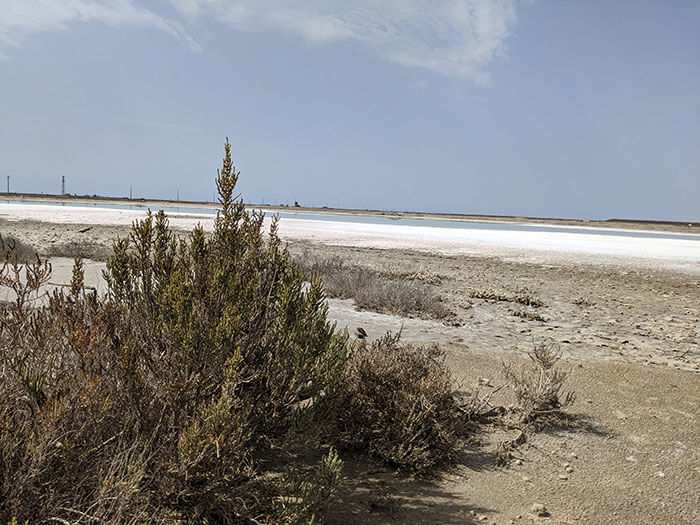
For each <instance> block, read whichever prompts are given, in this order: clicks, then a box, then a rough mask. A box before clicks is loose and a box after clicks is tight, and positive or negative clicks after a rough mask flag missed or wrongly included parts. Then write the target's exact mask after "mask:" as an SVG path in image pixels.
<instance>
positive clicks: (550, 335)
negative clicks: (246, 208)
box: [0, 221, 700, 525]
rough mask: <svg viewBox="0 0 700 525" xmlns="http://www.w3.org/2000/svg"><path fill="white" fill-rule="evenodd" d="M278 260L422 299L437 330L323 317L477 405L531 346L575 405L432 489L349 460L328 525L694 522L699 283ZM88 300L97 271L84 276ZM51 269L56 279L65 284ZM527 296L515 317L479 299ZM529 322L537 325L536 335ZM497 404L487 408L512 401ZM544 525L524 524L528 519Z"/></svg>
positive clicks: (64, 267)
mask: <svg viewBox="0 0 700 525" xmlns="http://www.w3.org/2000/svg"><path fill="white" fill-rule="evenodd" d="M0 226H2V233H3V234H5V233H11V234H13V235H16V236H17V237H19V238H20V239H22V240H23V241H25V242H29V243H31V244H33V245H34V246H37V247H38V248H39V251H40V252H42V253H48V252H51V251H52V250H53V254H54V255H56V254H57V253H59V252H60V251H62V250H63V251H65V248H66V247H67V248H70V249H74V248H75V246H80V245H81V244H82V243H86V244H88V245H89V247H90V249H91V250H93V253H102V249H101V247H106V246H109V244H110V239H111V238H113V237H115V236H116V235H117V234H121V235H124V234H125V233H126V232H127V231H128V229H127V228H124V227H107V226H94V227H93V229H92V230H91V231H90V232H89V237H88V236H86V235H85V234H81V233H80V230H82V229H84V228H82V227H81V225H51V224H46V223H34V222H29V221H25V222H13V223H9V222H3V223H0ZM290 251H291V252H292V253H301V252H302V251H307V252H311V254H312V255H317V256H323V257H328V256H334V255H338V256H340V257H342V258H343V260H344V261H345V262H346V264H351V265H353V264H354V265H360V266H365V267H368V268H372V269H374V270H376V271H378V272H380V273H381V274H383V275H385V276H387V277H392V278H399V279H408V280H416V281H419V282H422V283H427V284H428V285H430V286H431V287H432V288H433V289H434V291H435V292H436V293H438V294H439V295H440V296H441V298H442V300H443V301H444V303H445V305H446V306H448V308H449V309H450V310H451V311H452V312H453V314H454V315H453V317H451V318H450V319H449V322H444V323H443V322H441V321H436V320H429V319H427V320H426V319H419V318H412V319H408V318H401V317H398V316H395V315H391V314H388V313H381V312H379V313H378V312H359V311H357V310H356V309H355V308H354V306H353V303H352V301H351V300H345V301H340V300H335V299H332V300H330V301H329V303H330V311H329V315H330V317H331V318H332V319H334V320H336V321H337V322H338V326H339V327H343V326H348V327H349V329H350V330H351V332H353V331H354V327H355V326H363V327H364V328H365V329H366V330H367V332H368V333H369V335H370V338H373V337H378V336H380V335H382V334H383V333H384V332H386V331H387V330H392V331H396V330H398V329H400V328H401V326H403V332H402V336H403V339H404V340H406V341H412V342H418V343H432V342H436V343H439V344H440V346H441V347H442V348H443V349H444V350H445V351H446V356H447V364H448V365H449V367H450V370H451V371H452V373H453V376H454V379H455V386H456V387H457V388H459V389H462V390H473V389H474V388H476V387H477V385H480V386H478V388H480V389H481V392H483V393H485V394H487V393H489V392H490V391H491V390H495V389H498V387H499V386H501V385H502V384H503V383H504V380H503V379H502V376H501V367H502V362H503V361H504V360H505V361H508V362H510V361H514V362H518V361H525V360H527V358H526V357H525V355H526V352H527V351H529V350H531V349H532V346H533V343H534V342H537V343H540V342H543V341H544V342H551V343H554V344H556V345H558V346H559V348H560V349H561V351H562V352H563V355H564V358H563V359H562V361H561V366H562V367H563V368H564V369H566V370H568V371H569V372H570V374H569V377H568V379H567V381H566V383H565V385H564V386H565V389H567V390H571V391H574V392H575V393H576V400H575V402H574V404H573V405H572V406H569V407H567V408H566V409H565V414H566V415H565V417H564V418H563V419H561V420H560V421H558V422H557V424H556V425H552V426H549V427H547V428H544V429H542V430H540V431H538V432H537V433H534V434H529V435H528V437H527V440H526V442H525V443H524V444H522V445H521V446H520V447H518V448H517V449H516V450H515V451H514V452H513V455H512V457H511V458H510V459H509V460H508V461H507V462H506V464H504V465H503V464H502V465H499V462H498V461H497V460H498V448H499V447H498V445H499V443H500V442H502V441H505V440H507V439H512V438H513V436H512V435H509V433H508V431H506V430H503V429H502V428H498V427H496V426H494V427H488V426H485V427H483V428H480V430H479V431H478V432H477V433H476V434H475V435H474V436H473V438H472V440H471V442H470V444H469V445H468V446H467V447H466V448H465V449H464V451H463V454H462V457H461V459H460V461H458V462H457V463H455V464H454V465H452V466H450V468H448V469H447V470H446V471H445V472H444V473H441V474H440V475H438V476H436V477H435V478H433V479H429V480H425V479H413V478H410V477H406V476H403V475H399V474H395V473H393V472H392V471H390V470H389V469H387V468H386V467H384V466H382V465H380V464H375V463H372V462H370V461H368V460H366V459H363V458H360V457H355V456H353V455H352V454H346V455H344V457H343V459H344V461H345V468H344V473H345V476H346V483H345V487H344V489H343V491H342V493H341V494H340V497H339V499H338V500H337V501H335V502H333V504H332V505H331V507H330V510H329V514H328V516H327V521H328V522H329V523H331V524H342V525H352V524H360V523H391V524H400V523H408V524H419V523H420V524H422V523H427V524H468V523H475V524H476V523H487V524H492V523H496V524H499V525H501V524H509V523H516V524H520V523H551V524H555V523H556V524H558V523H562V524H568V523H577V524H578V523H592V524H602V523H605V524H607V523H611V524H615V523H621V524H657V523H658V524H695V523H700V458H699V450H698V448H699V446H700V421H699V420H700V406H699V403H700V340H699V339H700V338H699V337H698V334H699V333H700V275H698V273H695V274H690V273H678V272H675V273H674V272H669V271H661V270H649V269H639V268H634V267H631V266H625V267H623V266H603V265H587V264H584V263H583V262H579V263H576V262H575V261H574V262H572V263H571V264H557V265H544V264H531V263H524V262H517V261H508V260H503V259H501V258H484V257H468V256H444V255H439V254H434V253H421V252H417V251H415V252H414V251H401V250H373V249H364V248H356V247H340V246H326V245H318V244H313V243H310V242H304V241H295V242H293V243H292V244H290ZM85 264H86V269H87V271H86V278H87V279H88V280H92V281H93V282H91V283H88V284H93V285H95V286H97V287H98V289H104V288H101V287H103V286H104V284H103V283H101V282H100V279H101V277H100V271H101V268H102V267H103V263H98V262H92V261H86V263H85ZM70 265H71V262H70V260H68V259H54V270H55V275H54V280H55V281H62V280H63V281H67V280H69V279H70ZM518 295H520V296H528V297H530V298H532V299H536V300H538V301H540V302H542V303H543V305H542V306H539V307H534V306H527V305H524V304H521V303H518V302H512V301H497V300H493V299H482V298H477V297H475V296H481V297H498V296H501V297H506V298H513V297H515V296H518ZM537 319H541V320H537ZM509 396H510V394H509V392H508V390H507V389H501V390H499V391H498V392H497V393H496V394H495V396H494V398H493V403H494V404H502V405H507V404H508V403H511V402H513V399H512V398H511V397H509ZM536 503H538V504H542V505H544V506H545V507H546V510H547V514H546V515H544V516H541V515H538V513H536V512H534V511H533V504H536Z"/></svg>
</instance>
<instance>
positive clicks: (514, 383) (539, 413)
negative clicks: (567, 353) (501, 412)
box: [502, 343, 575, 423]
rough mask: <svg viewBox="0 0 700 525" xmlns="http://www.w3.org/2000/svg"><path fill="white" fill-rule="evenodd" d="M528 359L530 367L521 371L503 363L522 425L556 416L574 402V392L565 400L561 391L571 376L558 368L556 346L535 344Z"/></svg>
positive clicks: (567, 394) (504, 373)
mask: <svg viewBox="0 0 700 525" xmlns="http://www.w3.org/2000/svg"><path fill="white" fill-rule="evenodd" d="M527 355H528V357H529V358H530V361H531V362H530V365H529V366H522V367H520V369H516V368H515V366H514V365H513V364H512V363H505V362H503V363H502V373H503V376H504V377H505V379H506V380H507V381H508V383H509V384H510V386H511V388H512V389H513V392H514V394H515V397H516V400H517V404H518V407H517V410H518V412H519V413H520V421H521V422H523V423H531V422H535V421H536V420H538V419H542V418H544V417H545V416H547V415H550V414H553V413H555V412H557V411H558V410H559V409H560V408H562V407H563V406H566V405H570V404H571V403H573V402H574V399H575V394H574V393H573V392H567V393H566V394H564V395H563V398H562V393H561V390H562V387H563V385H564V381H565V380H566V378H567V376H568V373H567V372H565V371H562V370H559V369H558V368H557V367H556V365H557V362H558V361H559V360H560V359H561V355H562V354H561V351H559V350H558V348H556V347H555V345H554V344H551V345H547V344H545V343H541V344H535V345H534V348H533V350H532V352H528V354H527Z"/></svg>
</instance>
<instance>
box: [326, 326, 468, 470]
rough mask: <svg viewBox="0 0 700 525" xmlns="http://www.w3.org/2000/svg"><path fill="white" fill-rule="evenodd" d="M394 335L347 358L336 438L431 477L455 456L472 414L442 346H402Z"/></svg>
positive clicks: (338, 393) (335, 405) (336, 403)
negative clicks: (456, 389)
mask: <svg viewBox="0 0 700 525" xmlns="http://www.w3.org/2000/svg"><path fill="white" fill-rule="evenodd" d="M399 338H400V333H399V334H396V335H392V334H391V333H389V334H387V335H385V336H384V337H382V338H379V339H377V340H375V341H373V342H372V343H371V344H369V345H361V346H360V348H359V349H358V350H357V352H356V353H355V354H354V355H353V356H352V357H351V358H350V359H349V360H348V362H347V364H346V366H345V371H344V374H343V377H342V380H341V381H340V383H339V385H338V386H337V388H336V390H335V391H334V392H333V393H332V394H330V395H329V396H327V397H326V401H325V402H326V403H330V404H331V405H332V410H331V413H332V415H333V418H334V419H333V421H332V429H333V434H332V435H331V436H330V438H331V439H332V440H334V441H335V442H336V443H337V445H338V446H339V447H341V448H344V449H352V450H359V451H363V452H367V453H369V454H370V455H371V456H374V457H376V458H378V459H380V460H382V461H384V462H385V463H387V464H389V465H391V466H393V467H395V468H398V469H400V470H404V471H408V472H412V473H417V474H426V473H430V472H431V471H433V470H434V469H435V468H436V467H438V466H439V465H441V464H443V463H444V462H445V461H447V460H449V459H450V458H452V457H454V454H455V452H456V450H457V448H458V445H459V443H460V441H461V438H462V437H463V430H464V423H465V421H466V420H465V418H464V417H463V414H462V411H461V410H459V408H458V404H457V401H456V399H455V397H454V393H453V389H452V379H451V376H450V373H449V371H448V369H447V368H446V366H445V364H444V354H443V353H442V351H441V350H440V349H439V348H438V347H437V346H430V347H415V346H411V345H407V344H402V343H400V341H399Z"/></svg>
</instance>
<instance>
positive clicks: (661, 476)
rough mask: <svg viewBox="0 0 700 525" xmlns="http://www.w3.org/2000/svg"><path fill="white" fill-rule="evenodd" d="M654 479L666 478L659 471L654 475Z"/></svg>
mask: <svg viewBox="0 0 700 525" xmlns="http://www.w3.org/2000/svg"><path fill="white" fill-rule="evenodd" d="M656 477H657V478H665V477H666V474H664V473H663V472H661V471H660V470H659V471H658V472H657V473H656Z"/></svg>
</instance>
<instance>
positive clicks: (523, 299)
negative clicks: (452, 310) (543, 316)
mask: <svg viewBox="0 0 700 525" xmlns="http://www.w3.org/2000/svg"><path fill="white" fill-rule="evenodd" d="M469 295H470V296H471V297H474V298H476V299H486V300H488V301H502V302H507V303H519V304H522V305H524V306H533V307H535V308H540V307H543V306H547V305H546V304H545V303H544V302H542V301H541V300H540V299H538V298H537V297H535V296H534V295H532V293H531V292H530V291H529V290H528V289H526V288H524V289H521V290H516V291H515V293H514V294H504V293H500V292H495V291H493V290H472V291H471V292H469Z"/></svg>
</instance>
